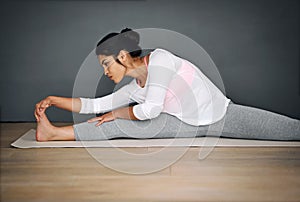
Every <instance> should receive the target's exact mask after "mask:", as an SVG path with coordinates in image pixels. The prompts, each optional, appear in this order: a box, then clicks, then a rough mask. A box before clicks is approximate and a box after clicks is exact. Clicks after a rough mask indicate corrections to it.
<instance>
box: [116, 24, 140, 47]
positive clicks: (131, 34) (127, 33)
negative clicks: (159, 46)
mask: <svg viewBox="0 0 300 202" xmlns="http://www.w3.org/2000/svg"><path fill="white" fill-rule="evenodd" d="M120 34H122V36H123V37H125V38H127V39H129V40H131V41H133V42H134V43H136V44H139V43H140V35H139V34H138V33H137V32H135V31H132V29H130V28H127V27H126V28H125V29H122V30H121V32H120Z"/></svg>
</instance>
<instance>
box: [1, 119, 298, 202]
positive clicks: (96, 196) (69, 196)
mask: <svg viewBox="0 0 300 202" xmlns="http://www.w3.org/2000/svg"><path fill="white" fill-rule="evenodd" d="M57 125H60V124H57ZM30 128H35V124H34V123H2V124H1V134H0V135H1V139H0V140H1V201H18V202H19V201H22V202H24V201H30V202H32V201H39V202H40V201H72V202H73V201H118V202H123V201H138V202H141V201H180V202H182V201H230V202H233V201H239V202H240V201H251V202H252V201H280V202H282V201H300V147H297V148H288V147H286V148H284V147H278V148H276V147H272V148H270V147H268V148H267V147H265V148H233V147H232V148H228V147H226V148H222V147H218V148H215V149H214V151H213V152H212V153H211V154H210V155H209V156H208V157H207V158H206V159H205V160H202V161H201V160H198V158H197V157H198V153H199V148H196V147H192V148H189V150H188V152H187V153H186V154H185V155H184V156H183V157H182V158H181V159H180V160H179V161H177V162H176V163H175V164H173V165H171V166H170V167H168V168H166V169H164V170H162V171H159V172H156V173H153V174H148V175H129V174H123V173H119V172H116V171H114V170H111V169H108V168H106V167H104V166H103V165H101V164H100V163H98V162H97V161H96V160H94V159H93V158H92V157H91V156H90V155H89V153H88V152H87V150H86V149H85V148H41V149H16V148H12V147H10V143H11V142H13V141H14V140H16V139H17V138H18V137H20V136H21V135H22V134H23V133H24V132H26V131H27V130H28V129H30ZM145 149H147V148H131V149H130V148H128V151H131V152H143V150H145ZM170 149H174V150H175V149H176V148H170ZM104 150H106V149H104V148H103V151H104ZM124 163H126V162H124Z"/></svg>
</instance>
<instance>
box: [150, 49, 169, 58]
mask: <svg viewBox="0 0 300 202" xmlns="http://www.w3.org/2000/svg"><path fill="white" fill-rule="evenodd" d="M160 55H163V56H166V55H169V56H171V55H173V54H172V53H171V52H169V51H167V50H165V49H162V48H156V49H155V50H154V51H152V52H151V54H150V58H153V57H155V56H160Z"/></svg>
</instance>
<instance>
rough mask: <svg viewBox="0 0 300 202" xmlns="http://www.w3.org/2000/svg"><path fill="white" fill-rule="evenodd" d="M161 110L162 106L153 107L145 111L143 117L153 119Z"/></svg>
mask: <svg viewBox="0 0 300 202" xmlns="http://www.w3.org/2000/svg"><path fill="white" fill-rule="evenodd" d="M162 110H163V106H158V105H153V106H151V107H150V108H149V109H148V110H145V116H146V117H147V119H154V118H156V117H158V116H159V115H160V113H161V112H162Z"/></svg>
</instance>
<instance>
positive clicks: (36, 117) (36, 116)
mask: <svg viewBox="0 0 300 202" xmlns="http://www.w3.org/2000/svg"><path fill="white" fill-rule="evenodd" d="M34 116H35V119H36V121H37V122H39V121H40V119H39V116H38V115H37V113H36V110H34Z"/></svg>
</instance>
